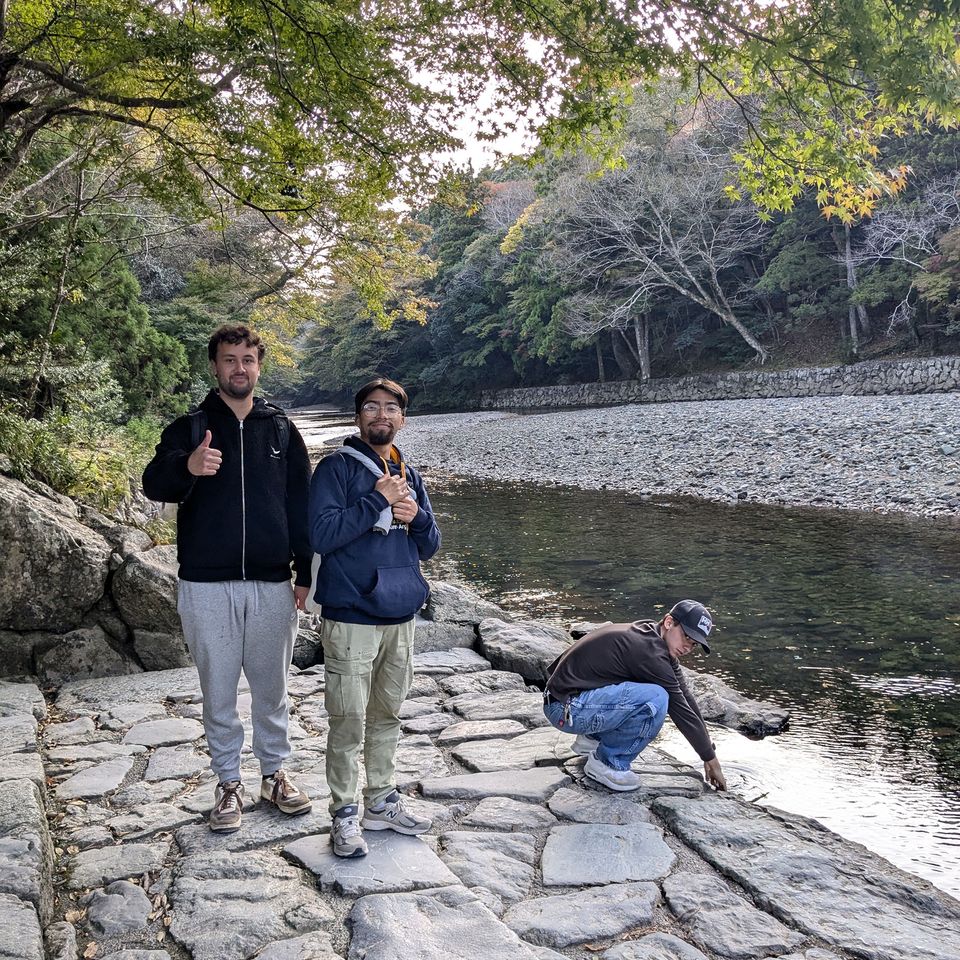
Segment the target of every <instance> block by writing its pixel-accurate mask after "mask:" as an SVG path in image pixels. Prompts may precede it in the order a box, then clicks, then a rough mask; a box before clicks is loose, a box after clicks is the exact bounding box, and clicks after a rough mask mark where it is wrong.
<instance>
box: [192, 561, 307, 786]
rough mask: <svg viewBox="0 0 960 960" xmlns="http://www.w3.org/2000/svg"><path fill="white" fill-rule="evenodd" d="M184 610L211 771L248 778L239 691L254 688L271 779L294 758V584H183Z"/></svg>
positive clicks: (258, 740)
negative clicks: (290, 696)
mask: <svg viewBox="0 0 960 960" xmlns="http://www.w3.org/2000/svg"><path fill="white" fill-rule="evenodd" d="M177 610H178V611H179V613H180V621H181V623H182V624H183V635H184V638H185V639H186V642H187V649H188V650H189V651H190V654H191V656H192V657H193V659H194V662H195V663H196V665H197V671H198V672H199V674H200V689H201V690H202V691H203V730H204V733H206V735H207V746H208V748H209V750H210V766H211V767H212V769H213V772H214V773H215V774H216V775H217V777H218V778H219V779H220V782H221V783H223V782H225V781H227V780H239V779H240V751H241V750H242V749H243V724H242V723H241V722H240V716H239V714H238V713H237V685H238V684H239V682H240V671H241V670H243V673H244V675H245V676H246V678H247V682H248V683H249V684H250V701H251V708H252V713H253V754H254V756H255V757H256V758H257V759H258V760H259V761H260V770H261V773H262V774H263V775H264V776H269V775H270V774H272V773H276V772H277V770H279V769H280V767H281V766H282V765H283V761H284V760H286V758H287V757H289V756H290V740H289V738H288V737H287V716H288V710H287V671H288V670H289V668H290V660H291V658H292V656H293V641H294V639H295V638H296V635H297V626H298V618H297V608H296V604H295V602H294V599H293V588H292V587H291V585H290V583H289V581H286V582H284V583H267V582H266V581H264V580H224V581H221V582H219V583H194V582H193V581H190V580H181V581H179V586H178V594H177Z"/></svg>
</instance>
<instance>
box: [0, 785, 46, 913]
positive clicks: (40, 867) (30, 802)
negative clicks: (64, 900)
mask: <svg viewBox="0 0 960 960" xmlns="http://www.w3.org/2000/svg"><path fill="white" fill-rule="evenodd" d="M52 869H53V846H52V844H51V842H50V831H49V829H48V827H47V813H46V809H45V807H44V803H43V796H42V794H41V792H40V790H39V789H38V787H37V785H36V784H35V783H34V782H33V781H32V780H8V781H7V782H6V783H4V784H3V789H2V790H0V893H5V894H11V895H12V896H15V897H17V898H19V899H20V900H26V901H29V902H30V903H32V904H33V906H34V907H35V908H36V911H37V914H38V916H39V917H40V920H41V922H42V923H44V924H47V923H49V922H50V919H51V917H52V914H53V887H52V885H51V879H50V875H51V871H52Z"/></svg>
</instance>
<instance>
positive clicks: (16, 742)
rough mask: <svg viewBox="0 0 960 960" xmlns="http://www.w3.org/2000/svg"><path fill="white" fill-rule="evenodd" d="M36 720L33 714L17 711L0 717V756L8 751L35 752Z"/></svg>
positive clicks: (8, 752)
mask: <svg viewBox="0 0 960 960" xmlns="http://www.w3.org/2000/svg"><path fill="white" fill-rule="evenodd" d="M36 750H37V721H36V720H35V719H34V717H33V714H29V713H27V714H24V713H18V714H14V715H13V716H6V717H0V756H6V755H7V754H10V753H35V752H36Z"/></svg>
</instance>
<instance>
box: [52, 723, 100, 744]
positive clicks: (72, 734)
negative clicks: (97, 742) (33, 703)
mask: <svg viewBox="0 0 960 960" xmlns="http://www.w3.org/2000/svg"><path fill="white" fill-rule="evenodd" d="M96 730H97V725H96V724H95V723H94V722H93V718H92V717H77V719H76V720H70V721H69V722H68V723H51V724H49V725H48V726H47V728H46V730H44V731H43V741H44V743H84V742H85V741H87V740H89V739H90V737H91V735H93V736H96Z"/></svg>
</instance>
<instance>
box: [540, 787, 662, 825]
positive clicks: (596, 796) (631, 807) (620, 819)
mask: <svg viewBox="0 0 960 960" xmlns="http://www.w3.org/2000/svg"><path fill="white" fill-rule="evenodd" d="M631 796H632V795H631ZM547 806H548V807H549V808H550V810H551V811H552V812H553V813H555V814H556V815H557V816H558V817H560V818H561V819H563V820H572V821H573V822H574V823H614V824H617V823H649V822H650V811H649V810H648V809H647V808H646V807H645V806H644V805H643V804H642V803H638V802H637V800H636V798H634V799H627V797H625V796H622V797H618V796H616V795H615V794H611V793H610V792H609V791H606V790H604V791H603V792H599V791H596V790H584V789H582V788H581V787H563V788H562V789H560V790H558V791H557V792H556V793H555V794H554V795H553V796H552V797H551V798H550V799H549V800H548V801H547Z"/></svg>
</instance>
